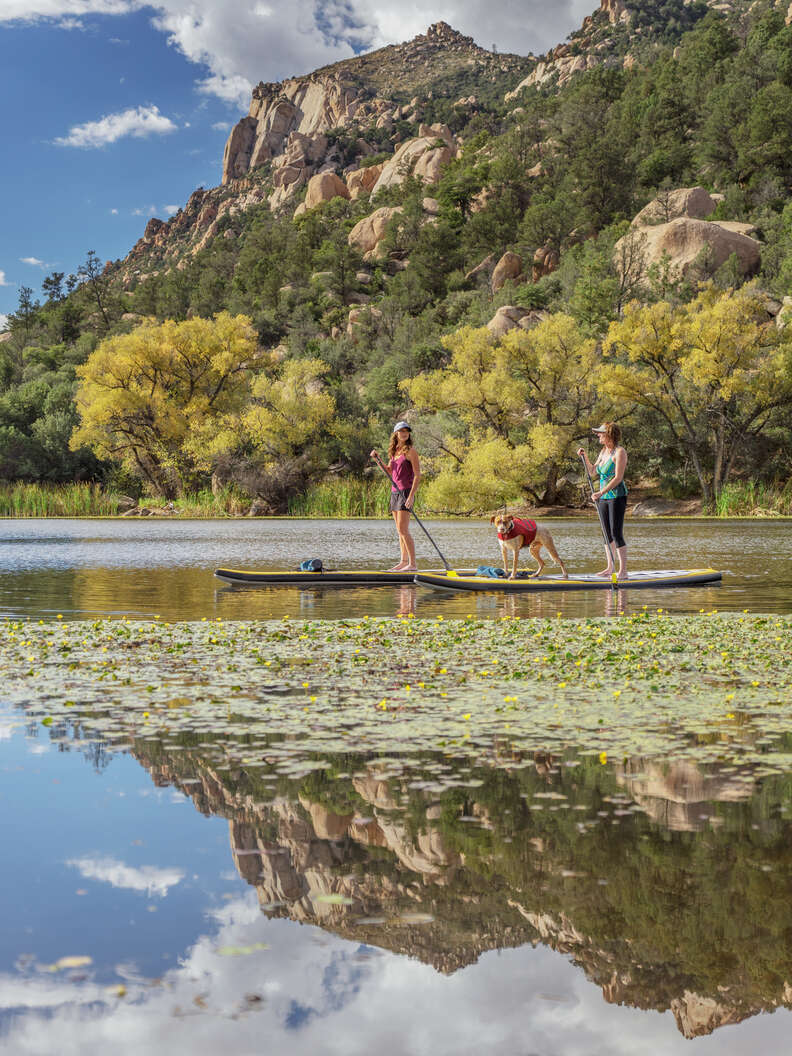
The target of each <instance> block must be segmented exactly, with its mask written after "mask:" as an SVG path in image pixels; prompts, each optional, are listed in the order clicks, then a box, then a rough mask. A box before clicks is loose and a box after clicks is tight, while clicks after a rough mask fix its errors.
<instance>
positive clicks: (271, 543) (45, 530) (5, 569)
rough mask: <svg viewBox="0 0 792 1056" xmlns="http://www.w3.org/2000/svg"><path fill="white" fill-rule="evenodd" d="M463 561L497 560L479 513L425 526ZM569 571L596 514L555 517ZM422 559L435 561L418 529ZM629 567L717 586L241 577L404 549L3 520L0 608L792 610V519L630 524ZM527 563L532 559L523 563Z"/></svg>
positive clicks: (592, 558) (591, 543) (428, 563)
mask: <svg viewBox="0 0 792 1056" xmlns="http://www.w3.org/2000/svg"><path fill="white" fill-rule="evenodd" d="M426 523H427V528H428V530H429V532H430V534H431V535H432V537H433V538H434V539H435V541H436V542H437V544H438V546H439V547H440V549H441V551H442V552H443V554H444V555H445V557H446V558H447V560H448V561H449V562H450V564H451V565H452V566H454V567H457V568H465V567H476V566H477V565H479V564H481V563H486V564H492V563H496V562H497V561H498V559H499V554H500V551H499V548H498V544H497V539H496V537H495V534H494V532H493V530H492V529H491V527H490V526H489V524H487V523H483V522H481V521H437V522H426ZM547 524H548V526H549V527H550V528H551V530H552V533H553V537H554V539H555V541H556V545H557V546H558V548H559V552H560V553H561V555H562V556H563V558H564V560H565V562H566V563H567V565H568V568H569V570H570V571H571V572H596V571H598V570H599V569H600V568H602V564H603V553H602V549H603V547H602V540H601V536H600V533H599V527H598V525H597V523H596V521H594V520H580V519H553V520H552V521H548V522H547ZM413 532H414V535H415V538H416V543H417V549H418V558H419V565H420V566H421V567H424V568H433V567H437V566H438V561H437V560H436V555H433V551H432V548H431V546H430V544H429V542H428V541H427V539H426V538H425V537H423V536H422V533H421V531H420V529H418V528H417V527H414V528H413ZM627 540H628V547H629V559H630V563H631V567H633V568H635V569H640V568H644V569H663V568H666V569H674V568H701V567H712V568H717V569H720V570H721V571H722V572H723V582H722V583H721V584H718V585H715V586H704V587H700V588H689V589H675V590H663V591H644V590H641V591H632V592H627V591H616V592H613V591H609V590H604V591H597V592H588V591H584V592H580V591H569V592H567V593H563V592H560V593H555V592H552V593H550V594H541V595H535V596H525V595H523V596H514V595H512V596H510V597H504V596H499V595H497V594H485V595H479V596H476V597H473V598H471V597H470V596H462V597H456V596H454V595H446V594H439V593H436V592H432V591H429V590H426V589H425V588H420V589H417V588H414V587H403V588H400V587H384V588H378V589H376V590H371V589H359V588H355V589H353V590H347V589H341V588H338V587H326V588H322V589H317V588H311V589H306V590H300V589H298V588H296V587H295V588H288V589H287V588H283V587H279V588H277V589H266V588H261V587H243V588H239V587H232V586H228V585H227V584H224V583H222V582H221V581H220V580H218V579H216V578H215V576H214V574H213V573H214V569H215V568H217V567H220V566H225V567H227V568H251V569H278V568H281V569H283V568H286V569H291V568H296V567H297V565H298V564H299V563H300V561H301V560H304V559H305V558H308V557H321V558H322V560H323V562H324V564H325V565H326V566H327V567H328V568H388V567H389V565H390V564H391V563H392V562H393V561H394V559H395V558H396V557H397V555H398V547H397V546H396V542H395V530H394V528H393V525H392V524H390V523H388V522H385V521H301V520H277V521H271V520H249V521H248V520H244V521H242V520H239V521H167V522H163V521H151V520H144V521H140V520H134V521H132V520H118V521H114V520H97V521H91V520H84V521H83V520H79V521H69V520H41V521H15V520H2V521H0V613H4V614H8V615H20V616H36V617H42V616H43V617H46V616H53V615H56V614H57V613H61V614H63V616H64V617H65V618H79V617H85V616H91V615H95V614H107V615H119V614H128V615H131V616H143V617H151V616H160V617H161V618H162V619H167V620H194V619H201V618H202V617H207V618H214V617H217V616H220V617H221V618H223V619H253V618H264V619H266V618H270V617H275V618H277V617H281V616H284V615H291V616H296V615H303V616H306V617H311V618H313V617H315V618H329V619H336V618H339V617H345V616H350V615H351V616H356V615H361V616H362V615H369V616H392V615H396V614H397V613H399V612H413V613H414V614H415V615H417V616H427V617H435V616H437V615H444V616H448V617H453V616H462V617H464V616H466V615H467V614H468V613H469V612H473V613H474V614H475V615H476V616H480V617H484V618H487V617H498V616H502V615H517V616H550V615H555V614H556V613H561V614H563V615H564V616H602V615H615V614H617V613H618V612H620V611H629V610H630V609H633V608H635V607H636V606H637V607H640V606H642V605H648V606H649V607H651V608H657V607H663V608H667V609H668V610H670V611H673V612H698V611H699V609H702V608H704V609H712V608H718V609H720V610H723V611H726V610H736V611H739V610H742V609H749V610H750V611H753V612H790V611H792V523H791V522H789V521H760V522H756V521H730V522H712V521H707V520H675V521H670V520H669V521H653V520H640V521H633V522H628V525H627ZM527 563H528V559H526V561H525V562H524V564H527Z"/></svg>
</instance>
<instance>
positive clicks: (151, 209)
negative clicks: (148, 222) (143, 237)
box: [132, 205, 157, 216]
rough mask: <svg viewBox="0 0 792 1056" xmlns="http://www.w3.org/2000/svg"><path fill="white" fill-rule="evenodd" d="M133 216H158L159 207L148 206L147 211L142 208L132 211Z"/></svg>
mask: <svg viewBox="0 0 792 1056" xmlns="http://www.w3.org/2000/svg"><path fill="white" fill-rule="evenodd" d="M132 215H133V216H156V215H157V207H156V205H147V206H146V207H145V209H140V208H138V209H133V210H132Z"/></svg>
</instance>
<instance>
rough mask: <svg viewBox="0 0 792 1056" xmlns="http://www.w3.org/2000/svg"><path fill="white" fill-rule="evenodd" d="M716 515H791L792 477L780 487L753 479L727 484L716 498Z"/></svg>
mask: <svg viewBox="0 0 792 1056" xmlns="http://www.w3.org/2000/svg"><path fill="white" fill-rule="evenodd" d="M715 515H716V516H717V517H792V479H790V480H788V481H787V483H786V484H785V485H784V486H783V487H782V486H780V485H778V484H775V485H774V484H762V483H756V482H755V481H737V482H735V483H733V484H726V485H725V486H724V488H723V489H722V490H721V493H720V495H718V497H717V499H716V500H715Z"/></svg>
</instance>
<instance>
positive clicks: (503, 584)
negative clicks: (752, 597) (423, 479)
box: [415, 568, 722, 594]
mask: <svg viewBox="0 0 792 1056" xmlns="http://www.w3.org/2000/svg"><path fill="white" fill-rule="evenodd" d="M518 575H519V578H517V579H495V578H494V577H492V578H491V577H490V576H476V575H469V574H466V573H464V572H418V573H417V574H416V576H415V582H416V583H418V584H419V585H420V586H422V587H431V588H433V589H434V590H450V591H455V592H459V591H465V590H468V591H471V590H472V591H476V590H478V591H495V592H497V593H506V594H515V593H536V592H537V591H540V590H610V589H611V588H612V587H613V585H614V584H613V582H612V581H611V580H610V579H603V578H602V577H601V576H595V575H583V576H570V577H569V579H562V577H561V576H559V575H552V576H543V577H542V578H540V579H530V578H528V577H529V575H530V573H527V572H524V573H521V574H518ZM721 578H722V576H721V573H720V572H718V571H717V570H716V569H714V568H685V569H679V570H676V571H664V570H663V571H656V572H630V578H629V579H624V580H620V581H619V582H618V583H617V584H616V586H617V587H618V589H619V590H623V589H627V590H630V589H636V588H639V587H644V588H646V587H652V588H654V589H655V590H657V589H660V588H663V587H696V586H699V585H700V584H702V583H717V582H719V581H720V580H721Z"/></svg>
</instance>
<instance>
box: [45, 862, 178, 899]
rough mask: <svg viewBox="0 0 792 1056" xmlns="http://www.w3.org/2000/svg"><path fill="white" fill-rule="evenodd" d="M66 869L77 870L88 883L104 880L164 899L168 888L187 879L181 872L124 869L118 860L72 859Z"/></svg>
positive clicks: (133, 867) (153, 868) (154, 869)
mask: <svg viewBox="0 0 792 1056" xmlns="http://www.w3.org/2000/svg"><path fill="white" fill-rule="evenodd" d="M66 865H70V866H72V867H73V868H74V869H77V870H78V871H79V872H80V874H81V875H82V876H84V877H85V879H86V880H102V881H103V882H104V883H107V884H112V886H113V887H123V888H126V889H127V890H129V891H145V892H146V894H147V895H149V896H151V895H159V896H160V897H161V898H164V897H165V895H167V893H168V888H170V887H173V886H174V885H175V884H178V883H179V881H180V880H182V879H183V878H184V873H183V872H182V871H181V870H180V869H160V868H158V867H157V866H156V865H141V866H134V865H125V864H124V862H118V861H116V860H115V858H71V859H69V860H68V861H67V862H66Z"/></svg>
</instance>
